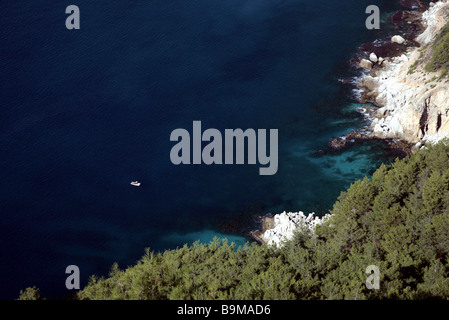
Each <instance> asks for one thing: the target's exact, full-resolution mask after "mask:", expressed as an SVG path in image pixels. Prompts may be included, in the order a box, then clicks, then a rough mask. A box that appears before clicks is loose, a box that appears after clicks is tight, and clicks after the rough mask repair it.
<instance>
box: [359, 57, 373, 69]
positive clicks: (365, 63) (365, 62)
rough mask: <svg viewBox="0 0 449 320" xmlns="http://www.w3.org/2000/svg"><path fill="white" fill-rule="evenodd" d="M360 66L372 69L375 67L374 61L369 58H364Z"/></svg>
mask: <svg viewBox="0 0 449 320" xmlns="http://www.w3.org/2000/svg"><path fill="white" fill-rule="evenodd" d="M359 66H360V67H361V68H363V69H367V70H371V69H372V68H373V63H372V62H371V61H369V60H366V59H362V60H361V61H360V64H359Z"/></svg>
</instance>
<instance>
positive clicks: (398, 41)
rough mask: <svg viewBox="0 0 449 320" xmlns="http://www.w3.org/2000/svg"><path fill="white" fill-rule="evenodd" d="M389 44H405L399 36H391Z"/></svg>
mask: <svg viewBox="0 0 449 320" xmlns="http://www.w3.org/2000/svg"><path fill="white" fill-rule="evenodd" d="M391 42H395V43H398V44H403V43H404V42H405V39H404V38H403V37H401V36H398V35H396V36H393V37H392V38H391Z"/></svg>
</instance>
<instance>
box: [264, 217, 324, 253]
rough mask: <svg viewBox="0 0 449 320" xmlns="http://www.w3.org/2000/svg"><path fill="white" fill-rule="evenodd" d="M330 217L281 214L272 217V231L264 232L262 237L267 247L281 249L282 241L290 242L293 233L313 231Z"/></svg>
mask: <svg viewBox="0 0 449 320" xmlns="http://www.w3.org/2000/svg"><path fill="white" fill-rule="evenodd" d="M329 217H330V215H329V214H327V215H325V216H324V217H323V218H319V217H316V216H315V214H314V213H310V214H309V215H307V216H306V215H304V213H303V212H301V211H299V212H289V213H287V212H285V211H284V212H283V213H281V214H277V215H275V216H274V227H273V229H269V230H266V231H265V232H264V234H263V236H262V238H263V240H264V241H265V242H266V243H267V244H268V245H269V246H272V245H276V246H278V247H281V246H282V245H283V242H284V241H287V240H291V239H292V238H293V237H294V235H295V233H296V232H297V231H300V230H309V231H311V232H314V231H315V228H316V226H317V225H321V224H322V223H323V222H325V221H326V220H327V219H328V218H329Z"/></svg>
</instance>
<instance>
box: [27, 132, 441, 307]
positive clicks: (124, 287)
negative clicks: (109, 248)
mask: <svg viewBox="0 0 449 320" xmlns="http://www.w3.org/2000/svg"><path fill="white" fill-rule="evenodd" d="M330 213H331V217H330V219H329V220H327V221H326V222H325V223H323V225H321V226H318V227H317V229H316V230H315V232H314V233H311V232H310V231H308V230H298V232H297V235H296V237H295V238H294V239H293V240H292V241H288V242H286V243H285V244H284V245H283V246H282V247H281V248H277V247H268V246H267V245H259V244H256V243H252V244H249V243H248V244H247V245H245V246H243V247H239V248H236V247H235V246H234V244H232V243H228V242H227V240H226V239H215V240H214V241H213V242H211V243H209V244H203V243H195V244H194V245H192V246H187V245H185V246H184V247H182V248H178V249H176V250H167V251H165V252H163V253H154V252H151V251H149V250H147V251H146V252H145V255H144V256H143V257H142V258H141V259H140V260H139V261H138V262H137V263H136V265H134V266H131V267H128V268H126V269H125V270H121V269H120V268H119V266H118V265H117V264H115V265H113V266H112V268H111V270H110V274H109V277H107V278H97V277H95V276H92V277H91V279H90V281H89V284H88V285H87V286H86V287H85V288H84V289H82V290H80V291H79V292H78V293H77V294H76V297H75V298H76V299H81V300H83V299H90V300H96V299H139V300H141V299H283V300H285V299H433V298H438V299H441V298H444V299H448V298H449V141H448V140H445V141H443V142H440V143H438V144H437V145H435V146H428V147H427V146H426V147H424V148H422V149H421V150H420V151H418V152H417V153H415V154H413V155H411V156H408V157H406V158H404V159H401V160H399V159H398V160H396V162H395V163H394V164H392V165H388V166H387V165H382V166H381V167H380V168H378V170H377V171H376V172H375V173H374V174H373V175H372V177H370V178H368V177H365V178H364V179H363V180H360V181H356V182H354V183H353V184H352V185H351V187H350V188H349V189H348V190H347V191H345V192H342V193H341V195H340V197H339V198H338V200H337V201H336V202H335V204H334V206H333V209H332V210H331V212H330ZM370 265H375V266H377V267H378V268H379V270H380V283H379V284H380V288H379V289H377V290H376V289H368V288H367V286H366V279H367V277H368V276H369V275H368V274H367V273H366V268H367V266H370ZM19 299H41V297H40V295H39V290H38V289H37V288H28V289H26V290H24V291H22V292H21V295H20V297H19Z"/></svg>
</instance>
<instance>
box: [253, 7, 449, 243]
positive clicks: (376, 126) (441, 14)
mask: <svg viewBox="0 0 449 320" xmlns="http://www.w3.org/2000/svg"><path fill="white" fill-rule="evenodd" d="M401 4H402V5H403V6H404V7H405V8H407V9H414V10H413V11H398V12H396V13H395V14H393V15H392V16H391V23H392V24H393V25H394V26H395V31H397V33H396V34H394V35H393V36H391V37H390V38H389V39H387V40H385V39H378V40H376V41H374V42H372V43H366V44H363V45H361V47H360V52H361V54H360V57H359V58H358V59H357V60H356V61H354V59H351V61H350V64H352V65H353V66H354V65H355V66H357V67H358V68H362V69H364V70H366V71H365V76H364V77H363V78H362V79H361V81H360V82H359V83H358V84H357V87H358V88H359V89H360V90H361V96H360V100H361V102H362V103H371V104H373V105H374V106H372V105H368V104H367V105H365V106H363V107H362V108H359V110H358V112H359V113H361V114H362V115H363V116H364V117H365V118H367V119H370V120H371V122H370V125H368V126H367V127H365V128H361V129H359V130H356V131H352V132H350V133H349V134H347V135H344V136H341V137H338V138H334V139H332V140H331V141H330V142H329V144H328V147H329V149H330V150H333V151H335V150H337V151H338V150H341V149H343V148H346V147H348V146H350V145H352V144H354V143H357V141H361V140H366V139H377V140H378V139H381V140H384V141H386V142H387V143H388V146H389V147H390V150H391V151H392V152H396V153H398V155H399V154H402V155H404V154H408V153H412V152H414V151H416V150H418V149H419V148H421V147H423V146H424V145H425V144H426V143H432V144H433V143H436V142H438V141H440V140H441V139H443V138H445V137H449V79H448V78H447V77H441V76H440V72H439V71H437V72H429V71H426V70H425V67H424V66H425V64H426V62H428V61H429V60H430V58H431V55H432V44H433V42H434V40H435V36H436V35H437V34H438V32H439V31H440V30H441V29H442V28H443V27H444V26H445V24H446V23H447V22H448V21H449V0H441V1H438V2H430V3H429V4H428V5H425V4H423V3H422V2H421V1H419V0H401ZM320 151H321V152H323V153H324V151H323V150H320ZM327 217H329V215H325V216H324V217H321V218H320V217H318V216H315V214H314V213H310V214H309V215H305V214H304V213H303V212H289V213H287V212H283V213H281V214H276V215H274V216H266V217H261V230H258V231H253V232H251V235H252V236H253V238H254V239H256V240H257V241H259V242H261V243H267V244H268V245H276V246H282V243H283V242H284V241H285V240H289V239H292V238H293V236H294V234H295V232H297V231H298V230H306V231H307V230H308V231H312V232H313V231H314V230H315V228H316V226H317V225H320V224H322V223H323V222H324V221H326V219H327ZM304 228H305V229H304Z"/></svg>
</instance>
